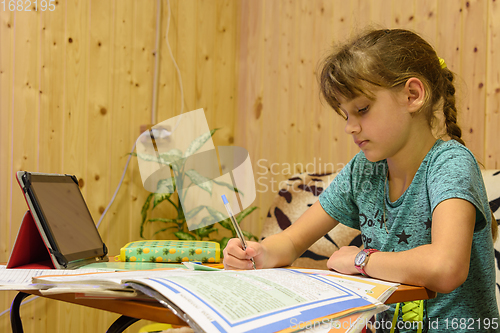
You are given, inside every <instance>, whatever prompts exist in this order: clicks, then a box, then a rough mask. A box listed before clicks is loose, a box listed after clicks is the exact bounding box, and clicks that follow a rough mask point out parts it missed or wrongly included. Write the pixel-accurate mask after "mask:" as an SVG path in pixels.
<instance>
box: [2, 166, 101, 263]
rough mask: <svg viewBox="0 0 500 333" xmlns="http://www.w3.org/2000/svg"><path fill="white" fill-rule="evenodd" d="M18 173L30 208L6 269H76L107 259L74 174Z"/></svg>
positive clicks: (18, 179)
mask: <svg viewBox="0 0 500 333" xmlns="http://www.w3.org/2000/svg"><path fill="white" fill-rule="evenodd" d="M16 176H17V181H18V183H19V185H20V186H21V189H22V190H23V193H24V197H25V199H26V203H27V204H28V207H29V210H28V211H27V212H26V214H25V215H24V218H23V221H22V223H21V226H20V228H19V232H18V234H17V237H16V241H15V243H14V247H13V249H12V252H11V255H10V258H9V262H8V263H7V268H30V269H33V268H44V269H47V268H56V269H74V268H78V267H80V266H83V265H87V264H90V263H95V262H102V261H108V257H107V252H108V250H107V248H106V245H105V244H104V243H103V241H102V239H101V236H100V235H99V232H98V231H97V228H96V226H95V224H94V221H93V219H92V216H91V215H90V212H89V209H88V207H87V204H86V203H85V200H84V199H83V196H82V193H81V192H80V188H79V186H78V180H77V179H76V177H75V176H72V175H59V174H44V173H35V172H27V171H19V172H17V175H16Z"/></svg>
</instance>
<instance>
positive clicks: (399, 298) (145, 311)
mask: <svg viewBox="0 0 500 333" xmlns="http://www.w3.org/2000/svg"><path fill="white" fill-rule="evenodd" d="M25 292H26V293H28V294H32V295H37V296H41V297H45V298H49V299H54V300H58V301H63V302H68V303H73V304H78V305H83V306H88V307H91V308H95V309H100V310H105V311H109V312H114V313H118V314H121V315H124V316H128V317H132V318H140V319H145V320H151V321H155V322H159V323H167V324H172V325H180V326H187V324H186V323H185V322H184V321H182V320H181V319H180V318H179V317H177V316H176V315H174V314H173V313H172V311H170V310H169V309H167V308H165V307H164V306H163V305H161V304H159V303H156V302H145V301H134V300H113V299H109V300H102V299H85V298H78V299H77V298H75V294H55V295H50V296H42V295H41V294H40V293H39V292H38V291H36V290H27V291H25ZM434 297H436V292H434V291H430V290H428V289H426V288H424V287H416V286H409V285H400V286H399V287H398V289H397V290H396V291H395V292H394V293H393V294H392V295H391V296H390V297H389V298H388V299H387V301H386V302H385V304H393V303H399V302H408V301H415V300H421V299H431V298H434Z"/></svg>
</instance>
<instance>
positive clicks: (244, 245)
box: [222, 194, 256, 269]
mask: <svg viewBox="0 0 500 333" xmlns="http://www.w3.org/2000/svg"><path fill="white" fill-rule="evenodd" d="M222 201H223V202H224V207H226V210H227V213H228V215H229V218H230V219H231V222H232V223H233V227H234V230H236V233H237V234H238V238H239V239H240V241H241V245H243V250H246V249H247V243H246V242H245V237H243V232H241V228H240V226H239V225H238V222H236V220H235V219H234V214H233V211H232V210H231V206H229V201H227V198H226V195H225V194H223V195H222ZM250 260H251V261H252V265H253V269H256V268H255V261H254V260H253V258H251V259H250Z"/></svg>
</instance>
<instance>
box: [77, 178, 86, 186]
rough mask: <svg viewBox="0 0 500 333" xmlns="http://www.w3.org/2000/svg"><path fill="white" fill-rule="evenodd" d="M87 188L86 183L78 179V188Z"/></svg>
mask: <svg viewBox="0 0 500 333" xmlns="http://www.w3.org/2000/svg"><path fill="white" fill-rule="evenodd" d="M84 186H85V182H84V181H83V179H81V178H80V179H78V187H80V188H83V187H84Z"/></svg>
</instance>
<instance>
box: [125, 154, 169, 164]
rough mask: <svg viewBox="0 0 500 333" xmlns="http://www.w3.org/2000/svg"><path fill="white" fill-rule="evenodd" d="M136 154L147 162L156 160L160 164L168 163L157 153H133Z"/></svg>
mask: <svg viewBox="0 0 500 333" xmlns="http://www.w3.org/2000/svg"><path fill="white" fill-rule="evenodd" d="M133 154H134V155H135V156H137V157H138V158H140V159H141V160H144V161H146V162H156V163H160V164H165V165H167V164H168V163H164V162H163V161H162V160H161V159H159V158H158V157H157V156H156V155H149V154H142V153H141V154H136V153H133Z"/></svg>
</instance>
